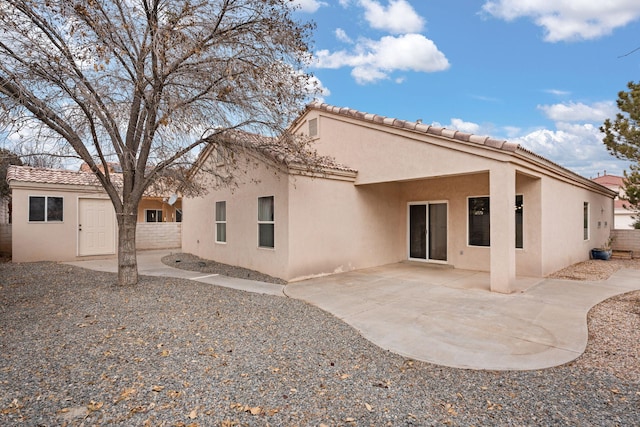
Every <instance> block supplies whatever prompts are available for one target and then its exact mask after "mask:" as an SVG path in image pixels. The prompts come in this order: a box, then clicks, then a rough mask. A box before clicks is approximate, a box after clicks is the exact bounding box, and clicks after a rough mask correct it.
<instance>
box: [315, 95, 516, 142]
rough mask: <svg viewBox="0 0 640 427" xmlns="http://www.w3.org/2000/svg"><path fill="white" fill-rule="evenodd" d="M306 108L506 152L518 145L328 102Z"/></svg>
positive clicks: (316, 103)
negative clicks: (337, 105) (364, 111)
mask: <svg viewBox="0 0 640 427" xmlns="http://www.w3.org/2000/svg"><path fill="white" fill-rule="evenodd" d="M307 108H310V109H315V110H320V111H327V112H329V113H333V114H338V115H341V116H345V117H350V118H354V119H358V120H363V121H366V122H371V123H377V124H381V125H385V126H389V127H394V128H397V129H404V130H410V131H414V132H418V133H424V134H428V135H434V136H442V137H445V138H448V139H453V140H457V141H461V142H471V143H474V144H478V145H484V146H486V147H491V148H496V149H499V150H504V151H508V152H515V151H516V150H517V149H518V148H519V147H520V146H519V145H518V144H515V143H513V142H509V141H505V140H499V139H493V138H490V137H488V136H480V135H474V134H471V133H465V132H460V131H457V130H452V129H447V128H442V127H438V126H431V125H426V124H423V123H418V122H411V121H407V120H400V119H394V118H392V117H385V116H381V115H378V114H370V113H363V112H361V111H358V110H354V109H351V108H340V107H335V106H333V105H329V104H322V103H319V102H313V103H311V104H309V106H308V107H307Z"/></svg>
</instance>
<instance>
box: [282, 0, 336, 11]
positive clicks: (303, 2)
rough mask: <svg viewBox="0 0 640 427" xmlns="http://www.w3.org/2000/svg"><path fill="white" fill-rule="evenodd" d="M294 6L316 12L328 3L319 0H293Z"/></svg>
mask: <svg viewBox="0 0 640 427" xmlns="http://www.w3.org/2000/svg"><path fill="white" fill-rule="evenodd" d="M291 2H292V5H293V6H294V7H298V8H299V10H301V11H302V12H306V13H315V12H316V11H317V10H318V9H320V7H321V6H327V3H325V2H323V1H318V0H291Z"/></svg>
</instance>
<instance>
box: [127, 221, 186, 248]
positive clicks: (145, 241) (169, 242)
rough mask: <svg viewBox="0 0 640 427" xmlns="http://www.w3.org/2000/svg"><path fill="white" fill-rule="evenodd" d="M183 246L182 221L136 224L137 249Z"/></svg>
mask: <svg viewBox="0 0 640 427" xmlns="http://www.w3.org/2000/svg"><path fill="white" fill-rule="evenodd" d="M181 246H182V223H180V222H151V223H138V225H137V226H136V249H139V250H140V249H173V248H179V247H181Z"/></svg>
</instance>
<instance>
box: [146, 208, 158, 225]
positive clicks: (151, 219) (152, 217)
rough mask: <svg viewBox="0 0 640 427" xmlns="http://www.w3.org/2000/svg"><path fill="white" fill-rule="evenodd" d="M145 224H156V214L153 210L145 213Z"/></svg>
mask: <svg viewBox="0 0 640 427" xmlns="http://www.w3.org/2000/svg"><path fill="white" fill-rule="evenodd" d="M146 220H147V222H158V212H157V211H155V210H148V211H147V218H146Z"/></svg>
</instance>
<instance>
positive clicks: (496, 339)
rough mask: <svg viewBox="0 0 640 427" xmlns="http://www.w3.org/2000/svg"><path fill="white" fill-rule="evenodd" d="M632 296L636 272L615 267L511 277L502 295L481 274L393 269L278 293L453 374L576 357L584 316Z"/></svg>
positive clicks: (638, 283)
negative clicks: (607, 273) (562, 276)
mask: <svg viewBox="0 0 640 427" xmlns="http://www.w3.org/2000/svg"><path fill="white" fill-rule="evenodd" d="M363 275H367V276H369V278H370V280H369V281H367V280H363ZM356 279H357V280H356ZM635 289H640V271H636V270H621V271H620V272H618V273H616V274H614V275H613V276H612V277H611V278H610V279H609V280H607V281H603V282H588V281H585V282H578V281H569V280H544V279H538V278H518V280H517V285H516V292H514V293H512V294H509V295H504V294H499V293H492V292H490V291H489V274H488V273H482V272H476V271H464V270H456V269H451V268H443V267H441V266H437V267H435V268H433V267H431V266H429V265H419V266H416V265H414V264H413V263H399V264H393V265H390V266H383V267H376V268H372V269H365V270H360V271H357V272H350V273H343V274H339V275H335V276H328V277H323V278H316V279H311V280H307V281H303V282H299V283H292V284H289V285H287V287H286V288H285V293H286V294H287V295H288V296H290V297H293V298H299V299H303V300H305V301H307V302H309V303H311V304H314V305H317V306H318V307H320V308H322V309H324V310H326V311H329V312H331V313H333V314H334V315H336V316H337V317H339V318H340V319H342V320H344V321H345V322H347V323H349V324H350V325H352V326H353V327H355V328H356V329H358V330H359V331H360V333H361V334H362V335H363V336H364V337H366V338H367V339H369V340H370V341H372V342H374V343H375V344H377V345H378V346H380V347H382V348H384V349H387V350H389V351H393V352H395V353H399V354H402V355H404V356H407V357H411V358H414V359H417V360H423V361H427V362H432V363H436V364H439V365H445V366H451V367H457V368H470V369H490V370H532V369H543V368H549V367H552V366H558V365H562V364H564V363H567V362H570V361H572V360H574V359H575V358H577V357H578V356H580V355H581V354H582V353H583V352H584V350H585V348H586V344H587V339H588V331H587V322H586V319H587V313H588V311H589V309H590V308H591V307H593V306H594V305H595V304H597V303H599V302H601V301H603V300H605V299H607V298H609V297H611V296H614V295H618V294H621V293H625V292H628V291H631V290H635Z"/></svg>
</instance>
